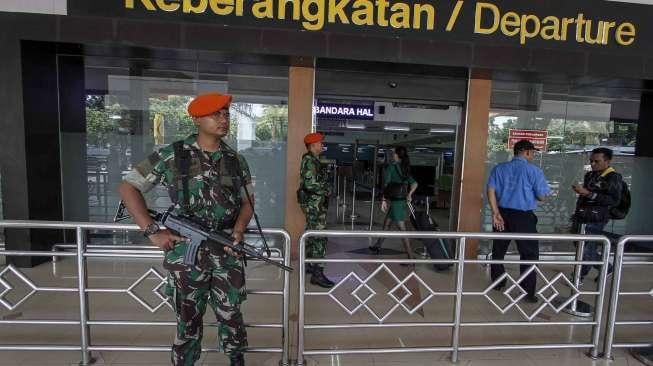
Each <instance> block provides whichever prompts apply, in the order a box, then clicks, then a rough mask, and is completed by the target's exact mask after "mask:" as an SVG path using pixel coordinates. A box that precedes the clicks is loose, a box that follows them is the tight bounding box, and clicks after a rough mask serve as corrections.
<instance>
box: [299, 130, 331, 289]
mask: <svg viewBox="0 0 653 366" xmlns="http://www.w3.org/2000/svg"><path fill="white" fill-rule="evenodd" d="M323 140H324V136H322V135H321V134H319V133H311V134H308V135H306V137H304V145H306V150H307V151H306V153H305V154H304V156H302V163H301V168H300V172H299V175H300V182H299V190H298V191H297V200H298V201H299V204H300V206H301V208H302V211H303V212H304V215H305V216H306V230H324V229H326V224H327V205H328V203H329V183H328V181H327V175H326V172H325V171H324V168H323V167H322V163H321V162H320V158H319V157H320V154H322V149H323V145H322V141H323ZM326 244H327V239H326V238H324V237H312V238H309V239H308V240H307V241H306V257H307V258H324V257H325V255H326ZM306 272H307V273H310V274H311V283H312V284H314V285H317V286H320V287H324V288H331V287H333V286H334V283H333V282H332V281H331V280H329V279H328V278H327V277H326V276H325V275H324V267H323V265H322V264H321V263H314V264H308V265H307V266H306Z"/></svg>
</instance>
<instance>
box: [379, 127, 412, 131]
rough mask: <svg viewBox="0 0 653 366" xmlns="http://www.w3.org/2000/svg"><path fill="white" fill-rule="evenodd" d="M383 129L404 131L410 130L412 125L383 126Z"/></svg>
mask: <svg viewBox="0 0 653 366" xmlns="http://www.w3.org/2000/svg"><path fill="white" fill-rule="evenodd" d="M383 129H384V130H386V131H403V132H407V131H410V127H403V126H385V127H383Z"/></svg>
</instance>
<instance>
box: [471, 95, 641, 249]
mask: <svg viewBox="0 0 653 366" xmlns="http://www.w3.org/2000/svg"><path fill="white" fill-rule="evenodd" d="M610 107H611V104H609V103H586V102H571V101H569V102H568V101H551V100H542V101H541V104H540V107H539V108H538V110H503V109H493V110H491V112H490V116H489V138H488V153H487V160H486V163H487V167H486V169H487V170H486V171H487V173H486V174H487V175H489V172H490V171H491V169H492V168H493V167H494V166H495V165H496V164H498V163H500V162H504V161H507V160H509V159H512V152H511V151H510V150H509V148H508V135H509V131H510V129H525V130H544V131H547V133H548V144H547V149H546V150H545V151H542V152H540V153H539V154H538V156H537V157H536V159H535V160H534V162H533V163H534V164H537V165H538V166H540V167H541V168H542V169H543V170H544V173H545V175H546V177H547V179H548V180H549V184H550V186H551V189H552V191H553V195H552V196H551V197H550V198H549V199H548V200H547V201H546V202H544V203H543V204H541V206H540V207H539V209H538V210H537V212H536V214H537V216H538V218H539V223H538V230H539V231H540V232H542V233H554V232H565V231H566V230H568V229H569V224H570V222H569V220H570V217H571V215H572V214H573V212H574V210H575V205H576V199H577V196H576V194H575V193H574V192H573V191H572V189H571V186H572V185H573V184H576V183H578V182H579V181H580V182H582V180H583V179H582V178H583V176H584V174H585V172H587V171H588V169H589V155H590V152H591V151H592V150H593V149H594V148H597V147H600V146H603V147H608V148H610V149H612V150H613V151H614V154H615V157H614V159H613V164H612V165H613V167H614V168H615V169H616V170H617V171H618V172H619V173H620V174H622V175H623V177H624V180H625V181H626V182H627V183H628V184H629V185H630V187H631V190H638V187H637V185H638V184H642V183H643V182H642V181H639V182H636V181H634V179H633V176H634V172H635V171H636V170H638V169H640V167H642V166H644V165H647V164H650V159H646V158H639V157H635V156H634V153H635V149H634V147H635V139H636V135H637V123H636V121H619V120H615V119H614V118H612V116H611V111H610ZM649 166H650V165H649ZM650 171H651V170H649V172H650ZM647 174H651V173H647ZM486 178H487V177H486ZM633 202H636V200H633ZM485 203H486V204H485V209H484V210H483V230H485V231H491V230H492V218H491V211H490V209H489V206H488V205H487V200H486V202H485ZM642 214H643V211H639V210H638V209H637V208H635V207H633V209H632V210H631V213H630V214H629V216H628V217H627V219H625V220H618V221H614V220H613V221H611V222H610V223H609V224H608V226H606V230H607V231H610V232H613V233H619V234H623V233H626V232H628V233H634V232H641V231H642V230H643V229H644V228H643V227H642V226H641V225H638V224H635V223H636V222H638V221H639V220H640V215H642ZM634 230H635V231H634ZM649 231H650V229H649ZM486 249H487V248H486ZM544 249H547V248H544Z"/></svg>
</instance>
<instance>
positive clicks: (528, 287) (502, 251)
mask: <svg viewBox="0 0 653 366" xmlns="http://www.w3.org/2000/svg"><path fill="white" fill-rule="evenodd" d="M499 211H500V212H501V217H503V221H504V222H505V231H504V232H506V233H529V234H531V233H537V216H535V214H534V213H533V211H519V210H512V209H508V208H499ZM495 231H496V230H495ZM509 245H510V240H494V241H493V242H492V259H497V260H501V259H504V257H505V256H506V251H508V246H509ZM517 250H518V251H519V257H520V258H521V260H539V259H540V246H539V242H537V241H534V240H517ZM530 267H531V264H526V265H521V266H519V270H520V272H521V273H524V272H525V271H526V270H528V269H529V268H530ZM490 271H491V272H490V274H491V277H492V282H494V281H496V280H497V279H498V278H499V277H501V275H503V274H504V273H505V272H506V270H505V268H504V267H503V264H492V265H491V266H490ZM536 282H537V274H536V273H531V274H529V275H528V276H527V277H526V278H525V279H524V280H523V281H522V282H521V283H520V285H521V287H522V288H523V289H524V290H525V291H526V292H528V294H529V295H531V296H534V295H535V286H536ZM504 283H505V282H504Z"/></svg>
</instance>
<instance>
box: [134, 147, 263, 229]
mask: <svg viewBox="0 0 653 366" xmlns="http://www.w3.org/2000/svg"><path fill="white" fill-rule="evenodd" d="M183 141H184V144H183V148H184V150H188V151H189V152H190V157H191V164H190V169H189V179H188V193H189V197H188V203H189V212H188V213H190V214H192V215H194V216H195V217H197V218H198V219H199V220H201V221H202V222H203V223H204V224H206V225H207V226H209V227H211V228H212V229H214V230H222V229H228V228H232V227H233V225H234V224H235V223H236V219H237V217H238V214H239V211H240V207H241V199H242V197H244V188H243V187H244V185H248V190H249V192H250V193H252V189H251V187H249V185H251V182H252V178H251V174H250V172H249V167H248V165H247V162H246V161H245V159H244V158H243V157H242V156H241V155H240V154H238V153H236V152H235V151H234V150H233V149H231V148H230V147H229V146H227V144H225V143H224V142H222V143H221V144H220V149H219V150H218V151H215V152H205V151H202V149H201V148H200V146H199V145H198V143H197V135H191V136H189V137H188V138H186V139H185V140H183ZM173 145H174V144H170V145H168V146H165V147H163V148H162V149H160V150H159V151H155V152H154V153H152V154H151V155H150V156H149V157H148V158H147V159H145V160H143V161H142V162H140V163H139V164H138V165H136V167H135V168H134V170H133V171H132V172H130V173H129V174H128V175H127V176H126V177H125V181H127V182H128V183H130V184H131V185H133V186H135V187H136V188H137V189H139V190H140V191H141V192H143V193H146V192H148V191H149V190H151V189H152V188H154V186H155V185H157V184H159V183H162V184H163V185H164V186H166V187H167V188H168V192H169V194H170V198H171V200H172V201H173V202H175V203H177V205H176V211H177V213H183V212H182V208H181V206H180V204H179V203H180V202H183V199H182V196H183V190H182V184H181V182H180V179H178V178H179V175H180V174H179V171H178V170H177V167H176V164H175V150H174V146H173Z"/></svg>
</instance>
